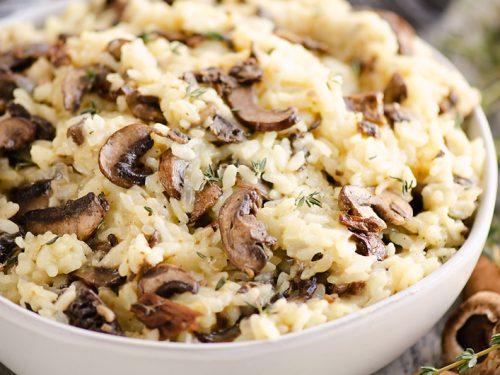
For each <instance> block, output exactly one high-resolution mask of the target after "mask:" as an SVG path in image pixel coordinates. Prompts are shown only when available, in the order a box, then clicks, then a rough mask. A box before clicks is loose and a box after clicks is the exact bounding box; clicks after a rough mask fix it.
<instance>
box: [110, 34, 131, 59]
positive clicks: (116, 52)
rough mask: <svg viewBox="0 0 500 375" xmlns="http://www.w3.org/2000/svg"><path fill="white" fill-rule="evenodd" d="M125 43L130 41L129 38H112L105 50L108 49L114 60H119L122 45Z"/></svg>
mask: <svg viewBox="0 0 500 375" xmlns="http://www.w3.org/2000/svg"><path fill="white" fill-rule="evenodd" d="M127 43H130V40H128V39H123V38H118V39H113V40H112V41H111V42H109V43H108V45H107V46H106V51H108V53H109V54H110V55H111V56H113V57H114V58H115V60H117V61H120V59H121V57H122V47H123V46H124V45H125V44H127Z"/></svg>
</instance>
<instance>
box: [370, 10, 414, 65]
mask: <svg viewBox="0 0 500 375" xmlns="http://www.w3.org/2000/svg"><path fill="white" fill-rule="evenodd" d="M374 11H375V12H376V13H377V14H378V15H379V16H380V18H382V19H383V20H384V21H386V22H387V23H388V24H389V26H391V29H392V31H393V32H394V34H395V35H396V38H397V40H398V45H399V53H400V54H401V55H411V54H412V52H413V41H414V39H415V29H414V28H413V26H411V25H410V24H409V23H408V22H407V21H406V20H404V19H403V18H401V17H400V16H399V15H397V14H396V13H394V12H391V11H388V10H382V9H375V10H374Z"/></svg>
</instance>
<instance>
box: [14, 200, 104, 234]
mask: <svg viewBox="0 0 500 375" xmlns="http://www.w3.org/2000/svg"><path fill="white" fill-rule="evenodd" d="M107 210H108V203H107V202H106V199H104V197H102V196H99V197H98V196H96V195H95V194H94V193H88V194H87V195H85V196H83V197H81V198H78V199H76V200H74V201H68V202H67V203H66V204H65V205H64V206H61V207H49V208H45V209H40V210H33V211H29V212H27V213H26V214H25V215H24V216H23V220H22V224H23V225H24V228H25V229H26V231H27V232H31V233H33V234H44V233H46V232H49V231H50V232H52V233H54V234H57V235H60V236H61V235H63V234H72V233H74V234H76V236H77V237H78V239H79V240H81V241H85V240H87V239H88V238H90V237H91V236H92V234H93V233H94V232H95V230H96V229H97V227H98V226H99V224H101V222H102V220H103V219H104V215H105V214H106V211H107Z"/></svg>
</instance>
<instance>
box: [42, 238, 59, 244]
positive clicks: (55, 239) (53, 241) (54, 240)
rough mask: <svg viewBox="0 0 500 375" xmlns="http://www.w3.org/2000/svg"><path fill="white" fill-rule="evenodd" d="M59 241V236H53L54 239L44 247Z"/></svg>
mask: <svg viewBox="0 0 500 375" xmlns="http://www.w3.org/2000/svg"><path fill="white" fill-rule="evenodd" d="M58 239H59V236H55V237H54V238H52V239H51V240H50V241H48V242H46V243H45V245H52V244H53V243H55V242H56V241H57V240H58Z"/></svg>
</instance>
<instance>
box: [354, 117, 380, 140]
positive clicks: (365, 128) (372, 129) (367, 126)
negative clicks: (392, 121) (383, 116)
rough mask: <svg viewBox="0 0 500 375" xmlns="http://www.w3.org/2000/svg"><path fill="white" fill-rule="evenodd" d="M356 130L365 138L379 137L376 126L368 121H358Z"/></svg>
mask: <svg viewBox="0 0 500 375" xmlns="http://www.w3.org/2000/svg"><path fill="white" fill-rule="evenodd" d="M358 130H359V132H360V133H361V134H363V135H366V136H367V137H374V138H379V137H380V131H379V129H378V126H377V125H376V124H374V123H373V122H370V121H360V122H358Z"/></svg>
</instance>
